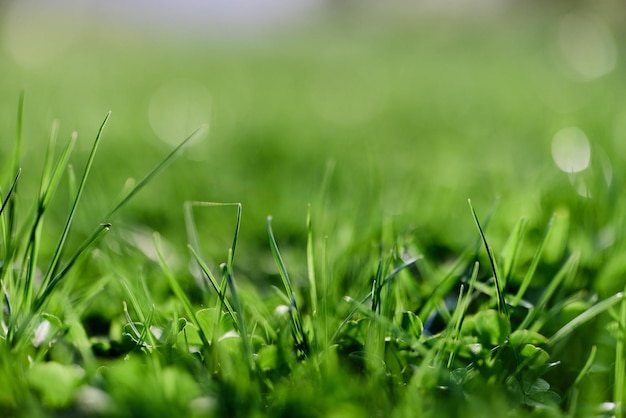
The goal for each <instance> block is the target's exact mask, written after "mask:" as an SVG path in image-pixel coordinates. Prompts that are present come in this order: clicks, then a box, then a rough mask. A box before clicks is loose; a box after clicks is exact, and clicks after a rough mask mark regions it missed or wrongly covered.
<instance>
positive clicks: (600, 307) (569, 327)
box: [548, 292, 624, 346]
mask: <svg viewBox="0 0 626 418" xmlns="http://www.w3.org/2000/svg"><path fill="white" fill-rule="evenodd" d="M623 299H624V293H623V292H619V293H617V294H615V295H613V296H611V297H610V298H607V299H604V300H603V301H601V302H598V303H596V304H595V305H593V306H592V307H591V308H589V309H587V310H586V311H585V312H583V313H581V314H580V315H578V316H577V317H575V318H574V319H572V320H571V321H569V322H568V323H567V324H565V325H564V326H563V327H562V328H561V329H560V330H558V331H557V332H555V333H554V335H553V336H552V337H550V339H549V340H548V345H550V346H554V345H555V344H556V343H558V342H560V341H561V340H562V339H563V338H565V337H567V336H568V335H569V334H571V333H572V332H573V331H574V330H575V329H576V328H578V327H579V326H581V325H582V324H584V323H585V322H587V321H589V320H590V319H593V318H595V317H596V316H598V315H599V314H601V313H602V312H604V311H606V310H608V309H609V308H611V307H612V306H613V305H615V304H617V303H619V302H620V301H622V300H623Z"/></svg>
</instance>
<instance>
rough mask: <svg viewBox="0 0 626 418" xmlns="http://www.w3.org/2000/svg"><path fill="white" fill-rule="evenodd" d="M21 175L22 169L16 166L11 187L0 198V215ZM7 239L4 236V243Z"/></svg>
mask: <svg viewBox="0 0 626 418" xmlns="http://www.w3.org/2000/svg"><path fill="white" fill-rule="evenodd" d="M21 175H22V169H21V168H18V169H17V173H16V174H15V178H14V179H13V182H12V183H11V187H9V191H8V192H7V195H6V196H5V197H4V199H3V200H2V207H0V215H2V214H3V213H4V209H5V208H6V207H7V205H8V204H9V200H10V199H11V196H13V193H15V188H16V187H17V182H18V180H19V179H20V176H21ZM7 241H8V239H7V238H6V237H5V239H4V242H5V243H6V242H7Z"/></svg>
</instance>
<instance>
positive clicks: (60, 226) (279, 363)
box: [0, 19, 626, 417]
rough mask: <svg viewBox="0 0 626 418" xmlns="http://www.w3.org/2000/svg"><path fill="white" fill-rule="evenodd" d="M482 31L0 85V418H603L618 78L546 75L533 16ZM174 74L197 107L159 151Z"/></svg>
mask: <svg viewBox="0 0 626 418" xmlns="http://www.w3.org/2000/svg"><path fill="white" fill-rule="evenodd" d="M442 22H443V21H442ZM509 23H510V27H509V25H507V27H503V26H502V25H499V24H497V23H494V22H491V23H489V24H488V29H489V30H490V31H493V33H495V34H497V35H498V36H485V33H484V32H485V29H484V28H483V27H482V26H473V25H471V24H470V25H466V26H461V27H458V28H456V29H455V28H451V27H445V29H446V30H443V29H437V28H436V27H434V26H432V25H429V24H426V23H425V24H424V26H423V27H421V28H420V29H412V28H396V29H395V30H394V31H385V32H384V33H378V32H376V31H373V30H372V31H367V30H363V29H362V28H361V29H352V30H337V29H336V28H335V29H333V28H330V29H329V28H327V29H328V31H327V32H326V34H324V35H322V34H321V32H315V31H314V32H313V33H308V34H303V35H301V36H299V37H297V38H296V39H293V40H290V41H283V42H279V43H277V44H276V45H273V46H263V47H261V46H257V47H250V46H246V45H241V44H233V45H232V46H231V47H230V48H228V49H226V50H224V49H220V48H217V47H216V46H215V45H211V44H209V43H201V42H199V43H191V44H188V45H182V44H178V43H176V41H175V40H170V41H169V43H168V42H164V44H163V45H160V46H158V47H157V46H156V45H151V46H150V48H145V49H143V47H142V49H141V51H142V52H141V54H139V52H138V51H139V49H137V50H134V49H133V48H134V47H133V46H132V45H130V46H128V48H129V49H120V43H121V41H120V40H117V39H116V38H115V37H112V38H111V39H108V40H106V39H103V38H100V37H98V36H97V35H93V34H92V35H90V37H88V39H86V40H85V41H84V42H85V45H87V44H89V45H92V46H93V45H96V44H97V45H99V47H100V48H99V49H98V50H97V51H96V52H94V49H93V48H88V49H83V48H84V47H85V45H79V46H77V47H76V50H73V51H69V52H67V56H65V60H64V61H63V63H61V62H60V61H58V62H51V63H48V64H47V66H44V67H39V68H29V69H25V70H24V74H25V75H24V77H25V78H24V80H26V81H24V83H25V84H26V85H25V87H24V88H25V91H26V93H25V95H20V93H19V90H17V91H14V88H13V87H12V86H10V85H9V84H7V83H8V81H7V79H6V78H3V79H2V80H0V85H1V86H2V88H3V89H4V90H5V91H7V92H9V93H10V94H8V95H7V97H9V98H7V99H3V100H2V102H1V103H0V106H1V107H2V110H3V113H2V116H0V118H1V120H2V122H3V124H2V126H3V128H2V132H1V133H0V134H2V135H4V136H5V137H7V138H12V137H13V135H14V132H15V140H11V141H5V142H4V143H3V145H2V146H0V150H1V151H2V154H0V155H2V158H3V170H4V171H3V172H2V173H1V174H2V177H1V178H0V190H1V192H2V193H1V196H0V197H1V199H0V201H2V206H1V209H0V227H1V228H2V243H1V246H0V254H1V255H2V268H1V269H0V281H1V284H2V291H3V297H2V304H1V305H2V308H3V310H2V321H1V325H2V327H1V330H0V415H1V416H7V417H12V416H16V417H17V416H28V417H32V416H41V417H48V416H50V417H62V416H88V417H105V416H106V417H132V416H191V417H205V416H207V417H210V416H241V417H253V416H258V417H261V416H268V417H269V416H271V417H276V416H282V417H287V416H301V417H302V416H304V417H363V416H372V417H375V416H381V417H405V416H406V417H414V416H436V417H448V416H449V417H452V416H461V415H463V416H494V417H495V416H498V417H500V416H549V417H565V416H567V417H579V416H581V417H582V416H621V415H622V411H623V398H624V390H625V379H626V377H625V374H624V372H625V370H624V367H626V360H625V358H624V338H625V334H624V327H626V297H625V293H624V287H625V285H626V280H625V279H624V271H626V264H625V263H624V261H623V251H624V244H625V241H624V238H623V234H621V231H623V230H624V227H625V226H626V225H625V221H626V219H625V218H624V210H623V209H624V207H626V206H625V204H626V203H625V202H624V197H623V195H622V194H621V193H620V191H621V189H622V186H623V182H624V179H623V174H622V171H623V169H622V167H624V163H625V161H624V157H623V153H622V151H623V150H624V145H623V141H620V139H619V138H620V135H621V133H623V132H624V131H623V126H624V125H623V123H622V122H620V120H621V119H620V117H621V115H623V114H624V110H625V109H624V104H623V103H621V99H620V98H619V97H617V95H615V94H614V93H613V92H614V91H619V89H620V88H621V87H622V84H623V81H622V79H621V77H620V76H619V73H620V69H621V67H622V66H623V65H622V64H621V63H618V68H617V69H616V70H615V71H614V72H613V73H611V74H609V75H607V76H605V77H603V78H600V79H598V80H594V81H587V82H578V81H573V80H571V79H568V78H567V76H566V75H564V74H563V73H562V72H561V67H560V66H561V65H563V63H562V62H560V61H559V58H558V54H557V55H555V54H556V52H555V51H554V50H553V49H551V48H554V44H553V43H550V42H553V41H554V39H553V36H554V32H553V30H554V25H553V22H551V21H544V20H536V19H520V20H516V19H511V21H510V22H509ZM442 25H444V26H446V25H449V23H447V24H446V23H445V22H443V23H442ZM490 33H491V32H490ZM330 41H332V42H330ZM546 45H548V46H546ZM550 45H552V46H550ZM2 53H3V54H8V53H7V52H6V51H3V52H2ZM98 57H100V58H101V59H100V62H101V65H102V68H100V67H98V66H94V65H93V62H94V60H95V59H96V58H98ZM103 57H106V58H107V59H104V58H103ZM66 61H67V62H69V63H73V64H74V65H75V66H72V65H70V66H69V67H68V66H66ZM0 70H3V74H9V75H12V76H15V77H17V75H18V74H20V68H19V65H18V64H17V63H15V62H13V61H11V60H4V61H0ZM74 75H81V77H82V78H81V79H80V80H81V81H77V82H76V85H73V84H71V83H70V84H67V82H66V81H63V80H66V77H68V76H69V77H72V76H74ZM8 78H11V77H8ZM174 78H178V79H181V78H184V79H191V80H195V82H197V83H199V84H200V85H202V86H204V87H205V88H206V89H207V91H209V92H210V94H211V101H212V104H211V110H210V115H207V120H205V121H204V122H207V123H208V124H209V125H208V128H209V129H208V133H207V134H206V135H205V134H203V130H204V129H203V128H202V127H201V128H200V129H198V130H195V129H197V128H198V126H189V127H187V129H188V131H186V132H180V140H179V142H178V145H176V146H172V145H168V144H165V143H163V142H161V141H158V140H156V139H154V138H155V136H154V133H153V132H152V131H151V128H150V125H149V121H148V120H149V118H148V108H149V105H150V100H151V99H152V98H153V97H154V96H153V93H154V92H155V91H156V90H157V89H158V88H159V86H161V85H162V84H163V83H167V82H169V81H171V80H172V79H174ZM63 83H66V84H63ZM56 86H65V87H66V88H67V89H65V87H63V88H61V87H56ZM83 90H84V91H86V92H90V93H99V94H95V95H94V96H90V97H91V98H90V99H89V100H86V101H85V102H84V103H83V102H82V99H85V93H81V91H83ZM93 90H97V91H93ZM13 93H14V94H13ZM11 94H13V96H12V97H11ZM331 99H332V100H331ZM555 100H556V101H558V100H562V101H568V100H572V101H582V102H583V105H581V107H579V108H575V109H574V110H570V111H563V110H562V109H558V108H556V107H558V106H556V107H555V106H554V104H553V102H554V101H555ZM16 102H17V106H16ZM551 103H552V104H551ZM104 104H107V105H109V106H110V107H111V108H113V113H110V112H109V113H107V111H108V107H105V108H103V106H104ZM16 108H17V112H16ZM49 109H52V112H54V113H55V114H58V116H59V120H60V121H61V122H58V121H57V120H56V119H53V118H51V117H50V116H49V112H50V110H49ZM5 111H6V112H5ZM16 113H17V117H15V115H16ZM7 114H10V115H12V116H11V119H9V117H8V116H6V115H7ZM163 117H164V118H166V117H167V115H165V116H163ZM46 124H48V125H49V126H51V128H47V127H46V126H45V125H46ZM572 125H576V126H580V127H581V128H582V129H583V130H584V131H585V132H586V133H587V135H588V136H589V138H590V139H591V143H592V144H591V146H592V158H591V163H590V167H589V168H588V169H587V170H585V171H584V172H583V173H581V174H576V175H575V174H566V173H563V172H561V171H560V170H559V169H558V168H557V167H556V165H555V164H554V162H553V161H552V157H551V154H550V152H551V151H550V146H551V139H552V137H553V136H554V134H555V133H556V132H557V131H558V130H559V129H561V128H563V127H567V126H572ZM65 126H71V127H72V128H77V129H78V131H79V133H80V136H79V135H78V134H77V133H75V132H73V131H72V130H67V129H66V128H65ZM98 127H99V128H98ZM47 131H48V133H46V132H47ZM90 135H91V136H92V138H93V139H90V138H89V137H90ZM46 136H47V137H48V141H47V145H44V146H46V147H47V148H46V149H47V150H46V152H45V153H42V152H39V150H40V149H43V147H44V146H42V141H40V140H39V138H45V137H46ZM200 137H202V140H199V138H200ZM64 138H66V139H64ZM184 138H186V139H184ZM169 139H170V140H171V138H169ZM135 178H139V179H140V180H135ZM577 182H578V183H577ZM580 184H584V185H585V186H586V188H587V191H588V192H589V193H590V194H591V196H592V197H591V198H587V197H583V196H581V195H580V194H579V193H577V191H576V188H575V187H576V186H577V185H580ZM468 197H469V198H471V203H470V207H469V208H468V206H467V198H468ZM218 202H237V203H218ZM268 215H269V216H268Z"/></svg>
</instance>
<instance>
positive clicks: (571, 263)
mask: <svg viewBox="0 0 626 418" xmlns="http://www.w3.org/2000/svg"><path fill="white" fill-rule="evenodd" d="M579 260H580V254H579V253H573V254H572V255H570V257H569V258H568V259H567V261H566V262H565V264H563V266H562V267H561V268H560V269H559V271H558V272H557V273H556V275H555V276H554V278H553V279H552V280H550V284H549V285H548V287H547V288H546V289H545V290H544V291H543V292H542V294H541V297H540V298H539V300H538V301H537V303H536V304H535V306H533V307H532V308H531V309H530V311H529V312H528V315H526V318H524V320H523V321H522V323H521V324H520V326H519V327H518V329H526V328H528V327H529V326H531V324H532V322H533V321H534V319H535V318H536V317H537V315H538V314H539V312H543V311H544V308H545V307H546V305H547V304H548V301H549V300H550V298H551V297H552V296H553V295H554V293H555V292H556V290H557V289H558V287H559V286H560V285H561V283H563V280H564V279H565V278H566V277H567V276H568V275H572V274H574V272H575V271H576V267H577V266H578V261H579Z"/></svg>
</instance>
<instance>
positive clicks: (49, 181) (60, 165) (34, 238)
mask: <svg viewBox="0 0 626 418" xmlns="http://www.w3.org/2000/svg"><path fill="white" fill-rule="evenodd" d="M58 129H59V128H58V123H56V124H53V127H52V132H51V134H50V140H49V143H48V151H47V153H46V154H47V155H46V161H45V163H44V170H43V173H42V176H41V184H40V187H39V200H38V202H37V209H36V214H35V220H34V222H33V225H32V228H31V231H30V236H29V239H28V244H27V247H26V251H25V252H24V260H23V262H22V266H23V267H22V271H23V272H24V276H23V282H24V288H23V294H24V297H23V298H22V299H23V303H24V308H25V309H30V305H31V303H32V292H33V288H32V279H33V275H34V272H35V269H36V267H37V259H38V256H39V245H40V241H41V230H42V227H43V220H44V215H45V213H46V210H47V209H48V205H49V204H50V200H51V198H52V195H53V194H54V192H55V191H56V188H57V186H58V184H59V183H60V180H61V177H62V175H63V172H64V171H65V168H66V167H67V164H68V160H69V157H70V155H71V153H72V150H73V148H74V145H75V144H76V139H77V138H78V136H77V134H76V132H74V133H73V134H72V136H71V137H70V140H69V141H68V142H67V144H66V145H65V147H64V149H63V151H62V152H61V155H60V157H59V160H58V161H57V164H56V165H55V166H54V168H53V167H52V160H53V158H52V156H53V154H54V145H55V144H56V137H57V131H58ZM27 263H28V265H26V264H27Z"/></svg>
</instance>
